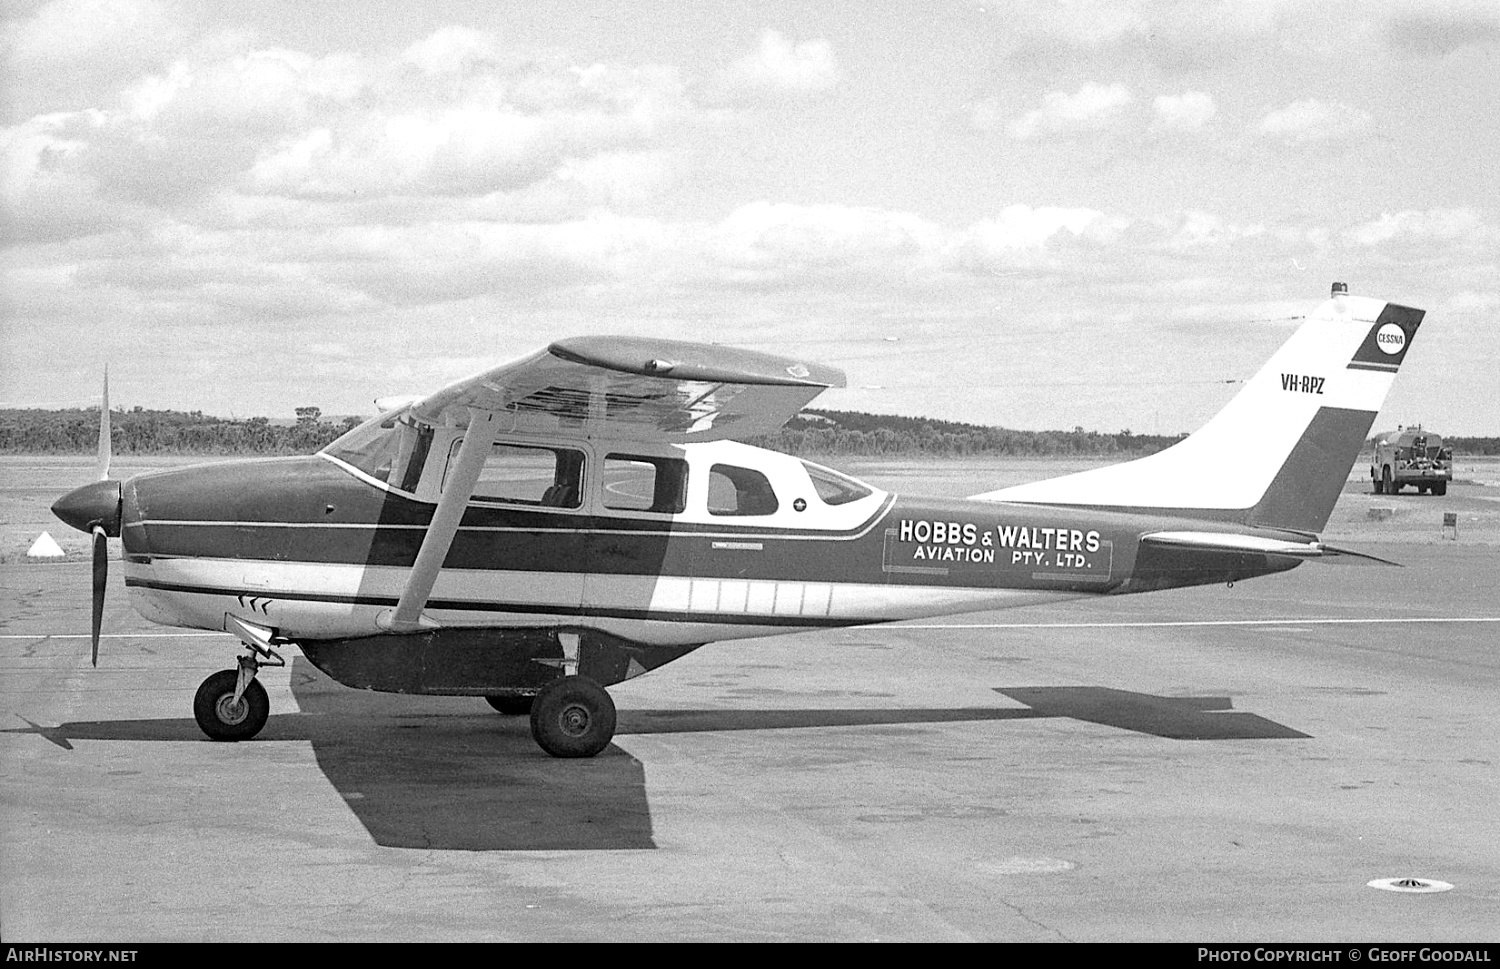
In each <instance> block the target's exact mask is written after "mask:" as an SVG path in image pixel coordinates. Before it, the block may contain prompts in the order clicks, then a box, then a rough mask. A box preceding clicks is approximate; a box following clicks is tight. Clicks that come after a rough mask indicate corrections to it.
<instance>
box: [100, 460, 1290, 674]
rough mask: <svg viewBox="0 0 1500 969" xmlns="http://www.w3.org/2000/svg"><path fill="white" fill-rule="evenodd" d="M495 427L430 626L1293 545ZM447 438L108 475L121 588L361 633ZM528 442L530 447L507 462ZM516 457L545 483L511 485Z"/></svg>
mask: <svg viewBox="0 0 1500 969" xmlns="http://www.w3.org/2000/svg"><path fill="white" fill-rule="evenodd" d="M511 443H512V444H514V445H515V446H516V449H515V450H514V453H516V454H520V455H521V456H522V459H521V460H520V461H519V463H517V464H515V468H516V470H515V471H514V472H510V471H506V470H505V468H501V469H500V471H498V472H497V473H496V474H495V475H493V476H492V478H493V480H494V482H495V486H494V487H493V488H484V487H481V488H480V489H479V490H478V491H477V492H476V495H475V497H474V498H472V499H471V500H470V502H469V504H468V507H467V509H466V510H465V512H464V514H463V518H462V524H461V526H460V528H459V530H458V532H457V534H456V536H455V538H454V540H453V543H452V546H451V548H450V549H449V551H448V554H447V556H446V559H445V560H444V565H443V568H442V571H441V573H440V574H439V576H438V578H437V581H436V584H435V586H434V588H433V590H432V594H431V597H430V599H429V600H428V601H427V604H426V610H425V615H426V617H427V618H428V619H429V620H430V622H432V623H434V624H436V625H437V626H439V627H442V628H462V627H478V628H483V627H501V628H504V627H553V628H573V629H592V630H599V631H601V632H604V633H608V634H610V635H613V636H619V637H622V638H624V639H627V640H630V641H634V642H640V643H647V644H652V645H683V644H698V643H704V642H710V641H715V640H723V639H731V638H741V637H748V636H760V635H767V634H773V633H783V632H793V631H797V630H801V629H811V628H818V627H828V626H848V625H863V624H869V623H878V622H888V621H893V620H901V619H912V618H919V617H927V616H937V615H945V614H953V613H962V612H971V611H981V610H990V609H999V608H1007V607H1011V606H1019V605H1027V604H1031V603H1037V602H1044V601H1048V600H1056V599H1065V598H1078V597H1084V596H1092V595H1108V594H1119V593H1128V592H1138V591H1147V590H1152V589H1162V588H1170V587H1173V586H1182V585H1197V584H1204V583H1216V582H1226V581H1234V580H1237V579H1242V578H1248V577H1251V576H1254V575H1262V574H1266V573H1270V572H1276V571H1282V570H1285V569H1288V568H1291V567H1293V566H1294V565H1295V564H1296V561H1295V560H1292V559H1288V558H1285V557H1281V556H1271V555H1265V554H1259V553H1255V552H1233V551H1204V550H1191V551H1174V550H1170V549H1163V548H1161V547H1158V546H1154V545H1143V543H1142V542H1141V541H1140V539H1141V536H1142V535H1145V534H1149V533H1152V532H1159V531H1163V530H1171V529H1174V528H1192V529H1196V530H1198V531H1203V530H1216V529H1219V528H1223V529H1225V530H1229V529H1230V528H1231V526H1229V525H1220V524H1215V523H1206V522H1203V521H1188V520H1178V519H1173V518H1169V517H1164V516H1155V515H1137V514H1121V513H1110V512H1100V511H1091V510H1085V509H1076V508H1066V507H1056V506H1045V505H1026V504H1006V503H997V502H991V501H972V500H951V499H922V498H915V497H903V496H898V495H894V494H890V493H887V492H884V491H881V490H879V489H875V488H871V487H869V486H867V485H864V484H862V483H860V482H858V481H855V480H854V479H851V478H847V477H845V476H842V475H839V474H837V473H836V472H832V471H829V470H828V469H824V468H821V467H819V466H817V465H810V464H807V463H805V462H803V461H800V460H798V459H796V458H793V457H790V456H788V455H784V454H780V453H777V452H772V451H766V450H762V449H758V448H754V447H749V446H747V445H743V444H738V443H733V442H713V443H706V444H694V445H683V446H676V447H671V448H658V449H656V450H650V449H647V448H644V447H624V446H621V445H619V444H618V443H617V442H615V443H610V444H609V445H607V446H606V445H604V444H598V445H596V444H595V443H593V442H578V441H568V442H563V443H555V444H554V443H549V442H547V441H545V440H534V439H520V440H517V441H513V442H511ZM445 446H446V442H443V441H441V440H440V441H438V442H436V444H434V443H433V442H430V441H429V442H427V443H426V444H425V445H424V446H422V447H421V448H420V449H418V451H419V453H418V454H417V455H416V457H415V458H413V457H412V451H413V449H412V448H410V447H408V448H407V454H406V458H407V461H408V463H409V464H410V463H411V461H413V460H415V461H417V463H418V464H419V465H420V466H414V468H413V470H412V472H411V473H408V474H402V473H401V468H400V467H399V465H400V463H401V462H400V460H399V459H398V460H397V461H396V462H395V464H396V467H391V466H390V465H389V462H387V463H385V464H381V463H380V462H379V461H376V463H375V464H373V465H372V464H371V463H370V462H369V461H362V459H361V458H360V457H359V455H358V454H356V453H354V452H351V451H347V450H346V451H339V450H338V449H333V450H331V451H330V452H325V453H322V454H318V455H313V456H308V457H296V458H274V459H257V460H243V461H226V462H222V463H213V464H206V465H199V466H194V467H188V468H182V469H176V470H171V471H165V472H159V473H154V474H148V475H142V476H138V477H136V478H133V479H131V480H129V481H127V482H125V484H124V486H123V489H122V493H123V504H122V516H121V517H122V523H121V537H122V540H123V546H124V558H125V563H126V564H125V581H126V585H127V586H128V587H129V590H130V593H131V597H132V603H133V605H134V606H135V608H136V610H137V611H138V612H140V613H141V614H142V615H144V616H145V617H147V618H149V619H152V620H154V621H156V622H160V623H165V624H169V625H180V626H190V627H198V628H205V629H224V628H225V625H226V621H227V619H226V617H228V616H235V617H238V618H240V619H243V620H246V621H248V622H252V623H255V624H258V625H260V626H264V627H267V628H270V629H274V630H276V631H277V633H278V635H279V636H281V637H283V638H284V639H287V640H291V641H299V642H300V641H317V640H334V639H350V638H357V637H362V636H371V635H377V634H380V633H382V632H383V631H385V630H386V629H387V627H386V625H385V618H386V617H388V616H389V614H390V612H391V610H392V609H393V608H394V607H395V605H396V603H397V601H398V600H399V598H400V596H401V592H402V588H403V585H404V584H405V582H406V580H407V576H408V575H409V574H410V571H411V569H412V564H413V561H414V559H415V558H416V555H417V552H418V549H419V547H420V546H421V544H422V540H423V537H424V535H425V533H426V530H427V527H428V523H429V521H430V520H431V518H432V515H433V511H434V508H435V502H436V494H437V493H438V491H439V490H440V489H441V486H442V476H443V474H444V467H443V463H444V461H445V455H446V453H447V451H446V450H445ZM367 450H368V449H367ZM533 451H534V452H536V453H539V454H542V453H543V452H545V453H544V454H543V456H544V457H547V463H548V465H549V466H548V467H544V468H538V467H532V466H529V465H527V463H526V461H525V460H524V459H525V457H526V456H527V455H528V454H529V453H531V452H533ZM360 453H367V452H360ZM362 463H363V464H364V466H363V467H362V466H361V464H362ZM564 471H566V473H567V476H568V481H569V483H570V486H571V487H572V493H570V494H563V495H562V496H561V498H560V499H559V498H558V495H557V492H559V491H565V490H566V489H560V488H558V487H543V485H549V484H551V483H552V482H553V477H555V478H556V480H557V481H562V480H563V472H564ZM528 475H531V476H538V475H541V476H543V477H544V478H545V480H543V481H542V483H541V484H538V485H536V486H535V487H534V488H532V489H531V490H528V488H527V486H526V485H525V480H524V479H525V478H526V477H527V476H528ZM653 479H654V484H655V488H656V492H655V494H653V492H652V487H653ZM664 481H670V482H671V486H670V491H671V494H670V495H668V496H667V497H668V499H669V500H667V501H666V502H663V501H662V497H663V488H664V485H663V483H662V482H664ZM393 482H394V483H393ZM487 492H495V493H494V494H488V495H487V494H486V493H487ZM751 492H754V495H753V496H752V494H751ZM544 494H545V495H546V497H544ZM526 496H530V497H526ZM752 499H753V500H752ZM1233 530H1234V531H1236V532H1238V533H1244V532H1245V531H1246V529H1245V528H1244V527H1243V526H1234V527H1233ZM1264 533H1265V534H1267V535H1276V534H1278V533H1276V532H1274V531H1265V532H1264Z"/></svg>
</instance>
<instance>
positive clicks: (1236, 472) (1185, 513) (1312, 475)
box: [974, 283, 1423, 532]
mask: <svg viewBox="0 0 1500 969" xmlns="http://www.w3.org/2000/svg"><path fill="white" fill-rule="evenodd" d="M1422 317H1423V311H1422V310H1419V309H1412V308H1410V307H1407V306H1398V305H1397V304H1395V303H1387V302H1385V301H1383V300H1378V299H1369V298H1366V297H1360V296H1350V295H1348V292H1347V289H1346V288H1345V287H1344V285H1343V284H1342V283H1334V286H1333V296H1332V297H1331V298H1330V299H1329V300H1328V301H1327V302H1326V303H1324V304H1323V305H1322V306H1320V307H1318V309H1317V310H1316V311H1315V312H1314V313H1313V314H1312V315H1310V316H1309V317H1307V319H1306V320H1305V321H1304V322H1303V324H1302V325H1301V326H1300V327H1299V328H1298V329H1297V332H1296V333H1294V334H1293V335H1292V337H1291V339H1289V340H1288V341H1287V342H1286V343H1285V344H1283V345H1282V347H1281V349H1280V350H1278V351H1276V354H1275V355H1274V356H1273V357H1271V359H1270V361H1269V362H1268V363H1267V364H1266V365H1265V366H1264V367H1263V368H1261V370H1260V372H1259V373H1257V374H1256V375H1255V376H1254V377H1252V378H1251V379H1250V380H1249V381H1248V382H1247V383H1246V384H1245V386H1244V388H1243V389H1242V390H1241V391H1240V392H1239V393H1238V394H1237V395H1235V397H1234V399H1233V400H1231V401H1230V402H1229V404H1228V405H1226V406H1225V408H1224V409H1223V410H1221V411H1220V412H1219V413H1218V414H1217V415H1215V416H1214V417H1213V419H1211V420H1210V421H1209V422H1208V423H1207V424H1205V425H1204V426H1203V427H1202V428H1200V429H1199V430H1198V431H1197V432H1195V433H1193V434H1190V435H1189V436H1188V437H1186V438H1184V439H1183V440H1181V441H1179V442H1178V443H1177V444H1174V445H1173V446H1172V447H1169V448H1167V449H1166V450H1164V451H1160V452H1158V453H1156V454H1152V455H1149V456H1147V457H1144V458H1140V459H1138V460H1135V461H1128V462H1126V463H1124V464H1117V465H1112V466H1110V467H1107V468H1097V469H1094V470H1091V471H1083V472H1080V473H1078V474H1070V475H1065V476H1063V477H1060V478H1051V479H1048V480H1045V481H1037V482H1033V483H1030V484H1024V485H1018V486H1016V487H1013V488H1003V489H1001V490H999V491H991V492H988V493H986V494H982V495H975V496H974V497H975V498H977V499H979V500H981V501H1008V502H1022V503H1027V504H1045V505H1069V506H1082V507H1091V508H1099V509H1108V510H1118V511H1134V512H1153V513H1160V514H1168V515H1173V516H1177V517H1185V518H1200V519H1211V520H1218V521H1234V522H1240V523H1243V524H1247V525H1263V526H1269V527H1275V528H1285V529H1290V530H1294V531H1301V532H1317V531H1319V530H1321V529H1322V528H1323V526H1324V525H1326V524H1327V522H1328V516H1329V515H1330V514H1332V512H1333V506H1334V503H1335V502H1337V501H1338V496H1339V492H1340V491H1342V490H1343V486H1344V483H1345V482H1346V481H1347V480H1348V477H1349V469H1350V467H1352V466H1353V464H1354V460H1355V458H1356V457H1358V455H1359V449H1360V447H1361V446H1362V445H1363V444H1364V441H1365V438H1366V436H1367V435H1368V434H1369V433H1370V426H1371V425H1372V424H1373V423H1374V421H1375V415H1376V413H1377V412H1378V411H1379V410H1380V406H1381V404H1382V403H1383V402H1384V400H1385V395H1386V392H1387V391H1389V390H1390V387H1391V381H1392V380H1394V379H1395V376H1396V371H1397V370H1398V369H1399V368H1400V366H1401V361H1402V360H1404V359H1405V357H1406V352H1407V350H1408V349H1409V348H1410V347H1411V343H1412V339H1413V338H1414V337H1415V336H1416V333H1417V327H1418V326H1420V325H1421V322H1422Z"/></svg>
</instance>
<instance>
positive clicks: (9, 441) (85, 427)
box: [0, 407, 359, 455]
mask: <svg viewBox="0 0 1500 969" xmlns="http://www.w3.org/2000/svg"><path fill="white" fill-rule="evenodd" d="M298 410H299V411H308V413H305V414H299V416H298V420H297V422H296V423H295V424H273V423H271V421H270V419H269V418H265V417H250V418H244V419H230V420H225V419H223V418H219V417H210V416H207V415H205V414H204V413H203V412H202V411H192V412H189V413H184V412H183V411H175V410H146V409H144V408H141V407H136V408H134V409H132V410H112V411H110V414H109V426H110V448H111V450H113V451H114V452H115V453H116V454H205V455H206V454H306V453H308V452H311V451H316V450H317V449H319V448H321V447H323V446H324V445H326V444H328V443H329V442H331V441H332V440H333V439H334V438H336V437H338V436H339V435H340V434H343V433H344V432H345V431H347V430H349V429H350V428H351V427H354V426H355V425H356V424H358V423H359V418H357V417H349V418H345V419H343V420H341V421H334V422H330V421H324V420H322V419H321V414H320V413H317V408H298ZM98 443H99V408H97V407H92V408H84V409H74V410H0V452H4V453H7V454H92V453H93V452H94V450H95V448H97V447H98Z"/></svg>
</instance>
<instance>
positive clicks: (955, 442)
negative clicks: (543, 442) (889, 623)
mask: <svg viewBox="0 0 1500 969" xmlns="http://www.w3.org/2000/svg"><path fill="white" fill-rule="evenodd" d="M296 413H297V421H296V423H294V424H288V423H272V422H271V421H270V420H269V419H268V418H265V417H250V418H238V419H235V418H231V419H227V420H226V419H224V418H219V417H211V416H206V415H204V414H203V413H202V412H201V411H191V412H183V411H173V410H147V409H144V408H141V407H136V408H133V409H130V410H112V411H110V434H111V442H112V448H113V450H114V451H115V452H116V453H119V454H204V455H211V454H266V455H272V454H307V453H310V452H312V451H316V450H318V449H319V448H321V447H323V446H325V445H327V444H328V443H329V442H331V441H333V439H334V438H336V437H338V436H339V435H340V434H343V433H344V432H345V431H347V430H349V429H350V428H352V427H354V426H355V425H356V424H358V423H359V420H360V418H358V417H345V418H340V419H334V420H324V419H323V416H322V412H321V411H320V410H319V409H318V408H317V407H299V408H297V411H296ZM1185 436H1186V435H1183V434H1177V435H1162V434H1133V433H1131V432H1130V431H1129V430H1123V431H1119V432H1118V433H1113V434H1109V433H1102V432H1099V431H1086V430H1084V429H1083V428H1082V427H1075V428H1073V429H1072V430H1071V431H1060V430H1059V431H1021V430H1015V429H1012V428H1005V427H984V426H981V425H978V424H963V423H959V422H954V421H940V420H934V419H930V418H920V417H900V416H896V415H892V414H866V413H861V412H858V411H834V410H809V411H803V412H802V413H801V414H799V415H798V416H796V417H794V418H792V420H790V421H789V422H787V425H786V427H784V428H782V429H781V430H780V431H778V432H777V433H775V434H770V435H766V436H764V437H761V438H758V439H755V440H753V441H751V443H753V444H758V445H760V446H762V447H769V448H773V449H775V450H778V451H783V452H786V453H788V454H795V455H799V456H818V455H827V456H845V457H900V456H903V455H927V456H932V457H944V458H953V457H967V456H984V455H995V456H1013V457H1111V456H1118V457H1137V456H1140V455H1143V454H1151V453H1153V452H1156V451H1160V450H1162V449H1163V448H1166V447H1170V446H1171V445H1173V444H1175V443H1177V442H1178V441H1180V440H1182V438H1183V437H1185ZM98 440H99V409H98V408H97V407H95V408H85V409H72V410H0V453H6V454H91V453H93V451H94V449H95V447H96V446H97V444H98ZM1444 440H1445V442H1447V443H1448V444H1449V445H1451V446H1452V447H1453V450H1454V453H1455V454H1457V455H1460V456H1463V455H1500V438H1496V437H1445V438H1444Z"/></svg>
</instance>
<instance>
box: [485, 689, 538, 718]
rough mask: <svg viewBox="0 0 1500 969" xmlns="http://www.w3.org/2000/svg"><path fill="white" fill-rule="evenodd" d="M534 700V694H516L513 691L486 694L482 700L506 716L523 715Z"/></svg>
mask: <svg viewBox="0 0 1500 969" xmlns="http://www.w3.org/2000/svg"><path fill="white" fill-rule="evenodd" d="M535 701H536V697H534V696H518V695H517V694H514V693H497V694H495V695H494V696H487V697H485V698H484V702H486V703H488V704H489V705H490V706H492V707H494V708H495V709H496V710H498V711H500V712H501V713H503V714H505V715H506V716H507V717H523V716H525V715H526V714H528V713H530V712H531V706H532V704H533V703H534V702H535Z"/></svg>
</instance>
